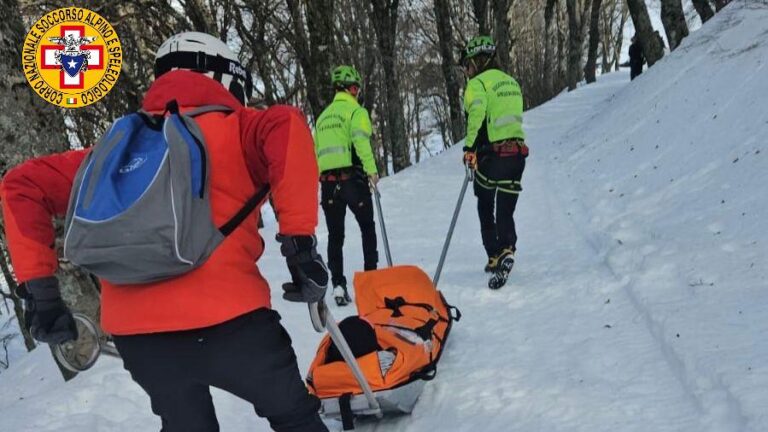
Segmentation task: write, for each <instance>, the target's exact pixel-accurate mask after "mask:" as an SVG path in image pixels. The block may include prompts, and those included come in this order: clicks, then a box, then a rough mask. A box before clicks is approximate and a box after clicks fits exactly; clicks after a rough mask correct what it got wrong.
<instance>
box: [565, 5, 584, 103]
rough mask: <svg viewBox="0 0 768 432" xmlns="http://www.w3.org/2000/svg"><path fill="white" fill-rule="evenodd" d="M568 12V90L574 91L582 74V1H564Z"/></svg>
mask: <svg viewBox="0 0 768 432" xmlns="http://www.w3.org/2000/svg"><path fill="white" fill-rule="evenodd" d="M565 6H566V11H567V12H568V90H575V89H576V86H577V85H578V83H579V81H581V77H582V74H583V73H584V71H583V69H582V67H581V61H582V58H583V57H584V24H585V21H586V12H587V11H588V8H587V7H585V5H584V2H583V0H566V1H565Z"/></svg>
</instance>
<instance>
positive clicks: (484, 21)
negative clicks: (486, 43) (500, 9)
mask: <svg viewBox="0 0 768 432" xmlns="http://www.w3.org/2000/svg"><path fill="white" fill-rule="evenodd" d="M472 10H473V11H474V12H475V19H476V20H477V29H478V30H477V31H478V33H479V34H481V35H490V34H491V32H490V28H489V26H488V0H472Z"/></svg>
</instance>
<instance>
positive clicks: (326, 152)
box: [317, 146, 347, 157]
mask: <svg viewBox="0 0 768 432" xmlns="http://www.w3.org/2000/svg"><path fill="white" fill-rule="evenodd" d="M344 153H347V148H346V147H343V146H337V147H326V148H324V149H320V150H318V151H317V157H322V156H325V155H329V154H344Z"/></svg>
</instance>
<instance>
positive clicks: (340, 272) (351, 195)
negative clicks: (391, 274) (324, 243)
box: [321, 177, 379, 286]
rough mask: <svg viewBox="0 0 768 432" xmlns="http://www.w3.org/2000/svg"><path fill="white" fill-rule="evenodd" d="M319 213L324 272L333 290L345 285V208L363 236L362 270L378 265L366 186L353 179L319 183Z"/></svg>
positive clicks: (363, 182) (357, 179)
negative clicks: (324, 239)
mask: <svg viewBox="0 0 768 432" xmlns="http://www.w3.org/2000/svg"><path fill="white" fill-rule="evenodd" d="M321 187H322V201H323V203H322V204H323V211H324V212H325V222H326V224H327V225H328V268H329V269H330V270H331V281H332V283H333V285H334V286H336V285H346V283H347V279H346V278H345V277H344V252H343V248H344V218H345V217H346V214H347V207H349V209H350V210H351V211H352V214H354V215H355V219H356V220H357V224H358V225H359V226H360V232H361V234H362V236H363V260H364V269H365V270H366V271H368V270H375V269H376V266H377V264H378V262H379V253H378V252H377V250H376V224H375V223H374V222H373V201H372V200H371V190H370V189H369V188H368V183H367V182H366V181H365V180H363V179H361V178H357V177H353V178H350V179H349V180H341V181H324V182H322V183H321Z"/></svg>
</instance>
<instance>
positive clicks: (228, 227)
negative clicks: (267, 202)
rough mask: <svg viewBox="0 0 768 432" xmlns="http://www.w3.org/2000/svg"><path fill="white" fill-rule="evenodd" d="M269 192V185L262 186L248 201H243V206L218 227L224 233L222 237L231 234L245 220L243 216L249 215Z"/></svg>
mask: <svg viewBox="0 0 768 432" xmlns="http://www.w3.org/2000/svg"><path fill="white" fill-rule="evenodd" d="M268 193H269V185H266V186H264V187H263V188H261V189H260V190H259V191H258V192H256V193H255V194H254V195H253V196H252V197H251V198H250V199H249V200H248V201H246V202H245V204H244V205H243V207H242V208H241V209H240V211H238V212H237V213H236V214H235V215H234V216H232V218H231V219H230V220H228V221H227V223H225V224H224V225H222V226H221V227H219V231H220V232H221V234H223V235H224V237H226V236H228V235H230V234H232V232H233V231H234V230H235V229H237V227H238V226H240V224H241V223H243V221H244V220H245V218H247V217H248V215H250V214H251V213H252V212H253V210H255V209H256V207H257V206H258V205H259V203H261V201H263V200H264V198H266V196H267V194H268Z"/></svg>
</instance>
